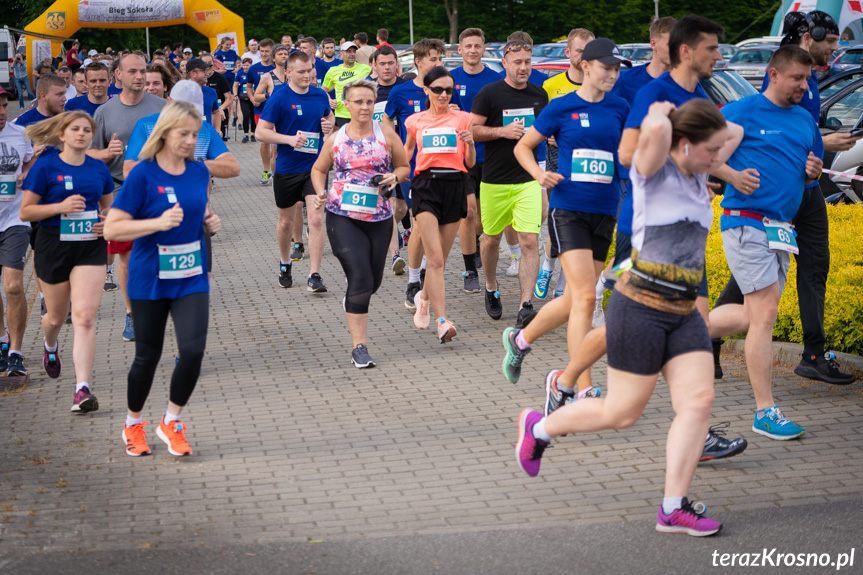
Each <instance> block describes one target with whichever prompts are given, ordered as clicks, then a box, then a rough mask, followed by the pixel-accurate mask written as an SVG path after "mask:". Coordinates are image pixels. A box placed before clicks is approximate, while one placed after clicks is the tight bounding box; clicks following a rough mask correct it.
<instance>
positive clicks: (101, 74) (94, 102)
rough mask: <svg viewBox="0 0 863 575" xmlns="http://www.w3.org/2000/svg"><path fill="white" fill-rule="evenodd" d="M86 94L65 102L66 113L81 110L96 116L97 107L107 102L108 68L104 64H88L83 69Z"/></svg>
mask: <svg viewBox="0 0 863 575" xmlns="http://www.w3.org/2000/svg"><path fill="white" fill-rule="evenodd" d="M84 78H85V79H86V80H87V94H85V95H84V96H78V97H77V98H72V99H71V100H67V101H66V111H67V112H72V111H74V110H81V111H84V112H87V113H88V114H90V116H95V115H96V110H98V109H99V106H101V105H102V104H104V103H105V102H107V101H108V68H107V67H106V66H105V65H104V64H99V63H98V62H97V63H95V64H89V65H87V66H85V67H84Z"/></svg>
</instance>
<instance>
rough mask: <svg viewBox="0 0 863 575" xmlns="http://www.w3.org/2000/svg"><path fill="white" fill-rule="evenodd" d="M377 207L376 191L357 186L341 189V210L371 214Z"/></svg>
mask: <svg viewBox="0 0 863 575" xmlns="http://www.w3.org/2000/svg"><path fill="white" fill-rule="evenodd" d="M377 207H378V189H377V188H372V187H370V186H360V185H358V184H345V185H344V188H342V209H343V210H345V211H346V212H355V213H359V214H373V213H375V211H376V210H377Z"/></svg>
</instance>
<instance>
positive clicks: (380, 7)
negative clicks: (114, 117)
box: [4, 0, 780, 51]
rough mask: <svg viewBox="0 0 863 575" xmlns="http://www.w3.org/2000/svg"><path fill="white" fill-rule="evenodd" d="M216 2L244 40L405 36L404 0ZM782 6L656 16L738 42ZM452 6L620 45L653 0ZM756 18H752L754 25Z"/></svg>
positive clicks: (425, 25)
mask: <svg viewBox="0 0 863 575" xmlns="http://www.w3.org/2000/svg"><path fill="white" fill-rule="evenodd" d="M450 2H452V0H450ZM51 3H52V2H51V0H11V1H9V2H8V4H7V9H5V10H4V12H5V14H4V16H5V17H6V19H7V21H8V22H10V24H11V25H14V26H17V27H24V26H25V25H27V24H28V23H29V22H31V21H32V20H33V19H35V18H36V17H38V16H39V15H40V14H41V13H42V12H43V11H44V10H45V9H47V8H48V7H49V6H50V5H51ZM221 4H222V5H224V6H225V7H226V8H228V9H230V10H233V11H234V12H236V13H237V14H239V15H240V16H242V17H243V18H244V20H245V28H246V29H245V32H246V38H257V39H258V40H260V39H262V38H265V37H270V38H273V39H274V40H276V41H278V40H279V38H280V37H281V35H282V34H291V35H293V36H294V39H296V36H297V34H305V35H307V36H314V37H315V38H317V39H318V40H319V41H320V40H321V39H322V38H324V37H327V36H331V37H334V38H335V39H336V41H338V40H339V39H341V38H342V37H344V38H353V35H354V33H356V32H359V31H365V32H367V33H368V34H369V36H370V37H372V38H374V33H375V32H376V31H377V29H378V28H381V27H384V28H387V29H389V30H390V42H391V43H408V42H409V41H410V30H409V24H408V0H322V1H319V2H297V1H285V2H273V1H272V0H222V2H221ZM779 5H780V3H779V1H778V0H722V1H720V2H714V3H701V2H698V3H696V2H691V1H684V0H660V3H659V13H660V16H675V17H681V16H684V15H686V14H689V13H691V12H698V13H699V14H701V15H703V16H706V17H708V18H711V19H713V20H716V21H717V22H719V23H720V24H722V25H723V26H724V27H725V29H726V32H727V39H728V40H734V39H735V37H736V36H738V35H739V34H741V33H742V34H743V35H742V36H741V37H740V38H736V40H742V39H743V38H748V37H752V36H761V35H766V34H768V33H769V31H770V25H771V21H772V16H773V14H774V13H775V11H776V10H777V9H778V8H779ZM457 6H458V27H459V28H460V29H464V28H467V27H471V26H478V27H480V28H482V29H483V30H484V31H485V33H486V38H487V39H488V40H489V41H502V40H504V39H505V38H506V36H507V35H508V34H509V33H510V32H512V31H513V30H524V31H526V32H528V33H529V34H531V36H532V37H533V39H534V41H535V42H537V43H539V42H549V41H551V40H554V39H557V38H560V37H562V36H566V34H567V33H568V32H569V30H570V29H572V28H575V27H583V28H588V29H590V30H592V31H593V32H594V33H595V34H597V35H598V36H607V37H609V38H612V39H614V40H615V41H616V42H619V43H624V42H646V41H647V30H648V28H649V27H650V21H651V17H652V16H653V13H654V2H653V1H652V0H590V1H586V0H555V1H553V2H549V1H548V0H460V1H459V2H458V4H457ZM451 7H452V4H451ZM413 17H414V38H415V40H418V39H420V38H424V37H435V38H443V39H449V37H450V21H449V18H448V16H447V10H446V7H445V6H444V2H443V1H442V0H436V1H434V2H423V1H420V0H415V1H414V2H413ZM759 18H760V20H758V19H759ZM756 20H758V21H757V22H756ZM753 22H756V23H755V24H754V25H752V24H753ZM750 25H751V27H750ZM747 27H749V28H748V29H747ZM75 36H76V37H78V38H79V39H80V40H81V41H82V42H83V44H84V46H85V47H90V46H95V47H96V48H97V49H102V48H104V47H105V46H108V45H110V46H112V47H114V48H132V49H143V48H145V43H144V30H143V29H141V30H107V29H84V30H81V31H79V32H78V33H76V34H75ZM179 41H182V42H184V43H185V44H186V45H188V46H191V47H192V48H193V49H195V50H196V51H197V50H198V49H204V48H206V47H207V46H208V44H207V41H206V39H205V38H203V37H202V36H201V35H200V34H198V33H197V32H195V30H193V29H192V28H190V27H188V26H170V27H163V28H151V29H150V47H151V49H155V48H156V47H161V46H164V45H166V44H172V43H173V42H179Z"/></svg>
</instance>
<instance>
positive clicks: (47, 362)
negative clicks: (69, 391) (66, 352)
mask: <svg viewBox="0 0 863 575" xmlns="http://www.w3.org/2000/svg"><path fill="white" fill-rule="evenodd" d="M44 349H45V355H44V356H43V357H42V366H43V367H44V368H45V373H47V374H48V377H50V378H51V379H57V378H58V377H60V370H61V367H62V366H61V365H60V347H59V346H57V351H48V348H44Z"/></svg>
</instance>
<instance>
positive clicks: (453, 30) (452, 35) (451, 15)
mask: <svg viewBox="0 0 863 575" xmlns="http://www.w3.org/2000/svg"><path fill="white" fill-rule="evenodd" d="M443 6H444V9H445V10H446V17H447V19H448V20H449V43H450V44H455V43H456V42H458V0H452V10H450V8H449V2H448V0H443Z"/></svg>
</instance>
